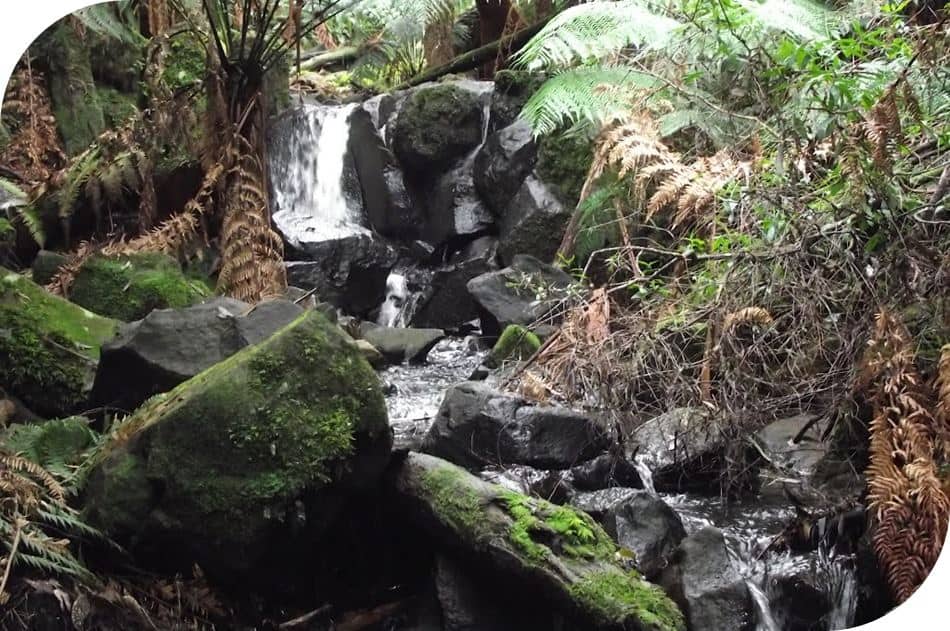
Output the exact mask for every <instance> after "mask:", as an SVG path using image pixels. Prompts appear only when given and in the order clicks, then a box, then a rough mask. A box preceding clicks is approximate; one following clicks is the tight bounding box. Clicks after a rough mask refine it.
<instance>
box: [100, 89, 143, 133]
mask: <svg viewBox="0 0 950 631" xmlns="http://www.w3.org/2000/svg"><path fill="white" fill-rule="evenodd" d="M98 92H99V103H100V104H101V105H102V115H103V118H104V120H105V123H106V126H107V127H109V128H110V129H114V128H117V127H121V126H122V125H123V124H124V123H125V122H126V121H128V120H129V118H131V117H132V116H134V115H135V114H137V113H138V111H139V108H138V105H137V103H136V101H135V97H134V96H132V95H130V94H126V93H124V92H119V91H118V90H116V89H115V88H109V87H100V88H99V89H98Z"/></svg>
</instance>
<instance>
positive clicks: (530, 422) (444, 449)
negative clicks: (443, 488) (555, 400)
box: [422, 381, 609, 469]
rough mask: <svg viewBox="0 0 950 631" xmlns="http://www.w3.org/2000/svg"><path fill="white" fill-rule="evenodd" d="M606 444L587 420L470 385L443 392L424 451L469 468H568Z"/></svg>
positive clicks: (603, 436)
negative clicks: (520, 466) (513, 466)
mask: <svg viewBox="0 0 950 631" xmlns="http://www.w3.org/2000/svg"><path fill="white" fill-rule="evenodd" d="M608 445H609V440H608V438H607V436H606V434H605V433H604V431H603V430H602V429H601V428H600V426H599V425H598V424H597V423H596V422H595V421H594V420H592V419H591V418H589V417H588V416H585V415H583V414H581V413H579V412H575V411H574V410H570V409H567V408H561V407H551V406H538V405H532V404H531V403H529V402H528V401H526V400H525V399H522V398H521V397H518V396H515V395H511V394H506V393H502V392H499V391H497V390H494V389H492V388H490V387H489V386H487V385H485V384H484V383H482V382H474V381H473V382H465V383H461V384H458V385H456V386H454V387H452V388H450V389H449V390H448V391H447V392H446V393H445V399H444V400H443V401H442V406H441V407H440V408H439V413H438V414H437V415H436V417H435V421H434V422H433V424H432V427H431V428H430V429H429V433H428V434H426V438H425V441H424V442H423V445H422V450H423V451H424V452H426V453H430V454H433V455H436V456H439V457H440V458H445V459H446V460H450V461H452V462H455V463H457V464H460V465H462V466H465V467H467V468H470V469H478V468H481V467H483V466H485V465H488V464H499V463H501V464H504V465H508V464H523V465H529V466H532V467H537V468H540V469H568V468H570V467H572V466H574V465H576V464H577V463H579V462H583V461H585V460H590V459H592V458H594V457H596V456H597V455H598V454H600V453H601V452H603V451H604V450H605V449H606V448H607V446H608Z"/></svg>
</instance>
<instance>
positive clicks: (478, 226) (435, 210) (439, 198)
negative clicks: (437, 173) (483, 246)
mask: <svg viewBox="0 0 950 631" xmlns="http://www.w3.org/2000/svg"><path fill="white" fill-rule="evenodd" d="M474 168H475V157H474V156H469V157H467V158H465V160H463V161H462V162H461V163H460V164H459V165H458V166H456V167H455V168H453V169H451V170H450V171H448V172H447V173H445V174H443V175H442V177H441V178H439V180H438V181H437V182H435V184H434V185H433V186H432V187H431V189H430V190H427V191H426V193H425V197H426V222H425V230H424V231H423V237H424V238H425V239H426V240H427V241H428V242H430V243H432V244H435V245H451V244H453V243H458V242H459V241H464V240H465V239H469V240H471V239H473V238H474V237H475V236H478V235H484V234H487V233H488V232H489V231H490V230H491V229H492V228H493V226H494V225H495V217H494V216H493V215H492V213H491V211H490V210H489V209H488V208H487V207H486V206H485V204H484V203H483V202H482V199H481V197H480V196H479V195H478V192H477V191H476V190H475V183H474V173H473V171H474Z"/></svg>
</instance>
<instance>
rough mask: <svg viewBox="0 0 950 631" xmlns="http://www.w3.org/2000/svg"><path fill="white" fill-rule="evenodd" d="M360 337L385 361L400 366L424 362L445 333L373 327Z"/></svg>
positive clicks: (434, 330) (432, 330)
mask: <svg viewBox="0 0 950 631" xmlns="http://www.w3.org/2000/svg"><path fill="white" fill-rule="evenodd" d="M362 335H363V339H364V340H366V341H367V342H369V343H370V344H372V345H373V346H375V347H376V348H377V349H378V350H379V352H380V353H382V355H383V357H385V358H386V360H387V361H389V362H392V363H396V364H401V363H402V362H404V361H408V362H412V363H421V362H424V361H425V359H426V355H428V354H429V351H430V350H432V347H433V346H435V345H436V344H437V343H438V342H439V340H441V339H442V338H444V337H445V331H443V330H442V329H408V328H401V327H388V326H374V327H367V328H366V330H364V331H362Z"/></svg>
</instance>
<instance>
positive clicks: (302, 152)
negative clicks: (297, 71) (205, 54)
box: [270, 104, 368, 246]
mask: <svg viewBox="0 0 950 631" xmlns="http://www.w3.org/2000/svg"><path fill="white" fill-rule="evenodd" d="M355 107H356V105H355V104H351V105H344V106H323V105H305V106H303V107H302V108H300V109H298V110H296V111H294V112H293V113H292V114H291V116H290V118H289V120H287V121H284V122H283V123H281V126H279V127H278V130H277V131H276V133H275V134H274V139H273V141H272V143H271V151H270V163H271V188H272V192H273V200H274V206H275V209H276V212H275V213H274V215H273V217H274V224H275V225H276V226H277V228H278V229H279V230H280V231H281V233H283V235H284V236H285V237H286V238H287V240H288V241H290V242H291V243H292V244H294V245H296V246H299V245H300V244H301V243H302V242H318V241H327V240H331V239H339V238H342V237H347V236H351V235H355V234H368V231H367V229H366V228H364V227H363V226H362V225H361V214H362V211H361V209H360V208H359V207H358V206H357V205H356V204H354V203H353V202H352V201H351V200H348V199H347V196H346V193H345V191H344V190H343V166H344V164H343V161H344V158H345V156H346V147H347V141H348V140H349V134H350V125H349V117H350V114H351V113H352V111H353V109H354V108H355Z"/></svg>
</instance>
